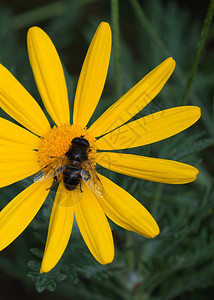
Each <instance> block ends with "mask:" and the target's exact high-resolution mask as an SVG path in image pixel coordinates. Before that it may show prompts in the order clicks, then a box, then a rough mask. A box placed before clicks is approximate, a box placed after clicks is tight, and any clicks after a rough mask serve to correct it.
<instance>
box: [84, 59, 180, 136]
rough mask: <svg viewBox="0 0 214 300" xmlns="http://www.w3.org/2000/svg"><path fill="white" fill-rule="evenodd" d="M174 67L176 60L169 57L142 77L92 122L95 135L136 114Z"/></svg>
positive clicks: (115, 126) (167, 77)
mask: <svg viewBox="0 0 214 300" xmlns="http://www.w3.org/2000/svg"><path fill="white" fill-rule="evenodd" d="M174 68H175V61H174V60H173V59H172V57H169V58H167V59H166V60H165V61H163V62H162V63H161V64H160V65H159V66H157V67H156V68H155V69H154V70H152V71H151V72H150V73H149V74H148V75H146V76H145V77H144V78H143V79H141V80H140V81H139V82H138V83H137V84H136V85H135V86H134V87H133V88H131V89H130V90H129V91H128V92H127V93H126V94H125V95H123V96H122V97H121V98H120V99H119V100H118V101H117V102H116V103H114V104H113V105H112V106H111V107H110V108H109V109H107V110H106V111H105V112H104V113H103V114H102V116H101V117H100V118H99V119H97V120H96V121H95V122H94V124H92V126H91V127H90V131H91V132H92V133H93V135H94V136H96V137H97V136H101V135H103V134H105V133H107V132H109V131H111V130H113V129H115V128H117V127H118V126H120V125H122V124H124V123H126V122H127V121H128V120H130V119H131V118H132V117H133V116H135V115H136V114H137V113H138V112H139V111H140V110H142V109H143V108H144V107H145V106H146V105H147V104H148V103H149V102H150V101H151V100H152V99H153V98H154V97H155V96H156V95H157V94H158V93H159V92H160V90H161V89H162V87H163V86H164V84H165V83H166V81H167V80H168V79H169V77H170V76H171V74H172V72H173V71H174Z"/></svg>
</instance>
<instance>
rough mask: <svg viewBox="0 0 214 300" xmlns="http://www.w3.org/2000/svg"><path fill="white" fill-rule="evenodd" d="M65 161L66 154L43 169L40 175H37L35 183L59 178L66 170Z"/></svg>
mask: <svg viewBox="0 0 214 300" xmlns="http://www.w3.org/2000/svg"><path fill="white" fill-rule="evenodd" d="M65 160H66V156H65V154H64V155H62V156H60V157H57V158H56V159H54V160H53V161H52V162H50V163H49V164H48V165H47V166H45V167H44V168H42V169H41V170H40V171H39V172H38V173H36V174H35V176H34V179H33V181H34V182H39V181H43V180H46V179H49V178H52V177H55V176H58V175H59V174H61V173H62V172H63V171H64V170H65V168H66V164H65Z"/></svg>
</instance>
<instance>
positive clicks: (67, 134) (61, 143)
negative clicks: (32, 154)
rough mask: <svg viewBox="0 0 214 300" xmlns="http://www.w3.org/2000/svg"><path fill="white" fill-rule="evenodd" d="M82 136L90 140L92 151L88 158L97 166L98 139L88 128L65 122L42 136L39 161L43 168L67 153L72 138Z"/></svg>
mask: <svg viewBox="0 0 214 300" xmlns="http://www.w3.org/2000/svg"><path fill="white" fill-rule="evenodd" d="M81 136H82V137H84V139H86V140H87V141H88V142H89V145H90V152H89V153H88V159H89V160H90V161H91V163H92V165H93V166H95V165H96V161H95V158H96V153H97V148H96V145H95V142H96V139H95V138H94V137H93V136H92V135H91V134H90V132H89V131H88V130H87V129H86V128H85V129H83V128H82V127H81V126H78V125H74V124H73V125H70V124H64V125H61V126H59V127H57V126H54V127H53V128H51V130H50V131H49V132H48V133H47V134H46V136H45V137H43V138H41V144H40V146H39V149H38V163H39V164H40V166H41V168H43V167H45V166H47V165H48V164H49V163H50V162H52V161H53V160H54V159H56V158H57V157H60V156H62V155H63V154H65V153H66V152H67V151H68V150H69V147H70V146H71V142H72V140H73V139H74V138H76V137H81Z"/></svg>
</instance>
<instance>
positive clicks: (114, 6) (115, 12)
mask: <svg viewBox="0 0 214 300" xmlns="http://www.w3.org/2000/svg"><path fill="white" fill-rule="evenodd" d="M111 19H112V31H113V51H114V59H115V80H116V97H117V98H119V97H120V96H121V80H120V79H121V69H120V45H119V44H120V41H119V7H118V0H111Z"/></svg>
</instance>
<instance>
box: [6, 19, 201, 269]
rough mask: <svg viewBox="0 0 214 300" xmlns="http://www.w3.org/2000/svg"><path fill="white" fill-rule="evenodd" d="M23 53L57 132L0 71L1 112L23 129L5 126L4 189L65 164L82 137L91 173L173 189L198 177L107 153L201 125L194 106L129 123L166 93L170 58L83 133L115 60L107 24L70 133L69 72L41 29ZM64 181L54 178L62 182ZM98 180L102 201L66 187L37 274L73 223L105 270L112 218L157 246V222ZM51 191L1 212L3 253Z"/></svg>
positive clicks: (29, 192)
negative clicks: (112, 174) (75, 141)
mask: <svg viewBox="0 0 214 300" xmlns="http://www.w3.org/2000/svg"><path fill="white" fill-rule="evenodd" d="M27 45H28V53H29V59H30V64H31V67H32V70H33V74H34V77H35V81H36V84H37V87H38V90H39V92H40V95H41V98H42V101H43V103H44V106H45V108H46V110H47V112H48V114H49V115H50V117H51V118H52V120H53V121H54V123H55V124H56V125H55V126H54V127H53V128H51V127H50V124H49V122H48V120H47V118H46V116H45V114H44V113H43V111H42V110H41V108H40V106H39V105H38V104H37V102H36V101H35V100H34V99H33V98H32V96H31V95H30V94H29V93H28V92H27V91H26V90H25V89H24V87H23V86H22V85H21V84H20V83H19V82H18V81H17V80H16V79H15V77H14V76H13V75H12V74H11V73H10V72H9V71H8V70H7V69H6V68H5V67H3V66H2V65H1V66H0V103H1V108H2V109H3V110H4V111H5V112H6V113H7V114H9V115H10V116H11V117H12V118H13V119H14V120H16V121H17V122H18V123H20V124H21V125H22V126H23V127H25V128H26V129H25V128H23V127H21V126H18V125H16V124H15V123H12V122H10V121H8V120H5V119H3V118H0V127H1V131H0V141H1V147H0V168H1V172H0V179H1V180H0V182H1V187H4V186H7V185H10V184H12V183H14V182H17V181H19V180H22V179H24V178H26V177H29V176H31V175H33V174H35V173H37V172H39V171H40V170H41V169H42V168H43V167H45V166H47V165H49V164H50V163H52V162H53V161H54V160H55V159H56V158H57V157H61V156H63V155H65V153H67V151H68V149H69V148H70V147H71V142H72V141H73V139H74V138H76V137H84V139H86V140H87V141H88V143H89V144H90V152H89V153H88V158H89V160H90V162H91V165H92V166H93V167H94V166H95V165H96V164H99V165H101V166H103V167H104V168H108V169H110V170H113V171H115V172H118V173H122V174H125V175H129V176H133V177H138V178H142V179H146V180H152V181H156V182H163V183H170V184H181V183H187V182H191V181H193V180H195V178H196V176H197V173H198V170H197V169H195V168H194V167H192V166H190V165H187V164H183V163H179V162H175V161H170V160H165V159H158V158H149V157H143V156H138V155H132V154H122V153H117V152H111V151H107V152H106V150H119V149H127V148H132V147H137V146H142V145H147V144H151V143H154V142H157V141H160V140H163V139H165V138H168V137H170V136H172V135H175V134H177V133H178V132H180V131H182V130H184V129H186V128H187V127H189V126H191V125H192V124H193V123H195V122H196V121H197V120H198V119H199V117H200V109H199V108H198V107H195V106H183V107H176V108H171V109H166V110H163V111H160V112H156V113H153V114H151V115H149V116H145V117H142V118H139V119H137V120H135V121H132V122H129V123H127V121H129V120H130V119H131V118H132V117H133V116H135V115H136V114H137V113H138V112H139V111H140V110H141V109H142V108H143V107H145V106H146V105H147V104H148V103H149V102H150V101H151V100H152V99H153V98H154V97H155V96H156V95H157V94H158V93H159V91H160V90H161V89H162V87H163V85H164V84H165V82H166V81H167V80H168V78H169V77H170V75H171V74H172V72H173V70H174V68H175V62H174V60H173V59H172V58H168V59H166V60H165V61H164V62H162V63H161V64H160V65H159V66H158V67H156V68H155V69H154V70H153V71H151V72H150V73H149V74H148V75H147V76H145V77H144V78H143V79H142V80H141V81H140V82H138V83H137V84H136V85H135V86H134V87H133V88H132V89H130V90H129V91H128V92H127V93H126V94H125V95H123V96H122V97H121V98H120V99H119V100H118V101H117V102H116V103H115V104H114V105H112V106H111V107H110V108H109V109H108V110H107V111H105V112H104V113H103V115H102V116H101V117H99V118H98V119H97V120H96V121H95V122H94V123H93V125H92V126H90V127H89V128H87V127H86V126H87V124H88V122H89V120H90V118H91V116H92V114H93V112H94V110H95V108H96V106H97V103H98V101H99V99H100V96H101V93H102V90H103V87H104V83H105V80H106V75H107V70H108V65H109V59H110V52H111V29H110V26H109V24H108V23H105V22H102V23H101V24H100V25H99V27H98V29H97V31H96V33H95V35H94V37H93V40H92V42H91V44H90V47H89V49H88V52H87V55H86V58H85V61H84V64H83V67H82V70H81V74H80V77H79V81H78V85H77V89H76V95H75V101H74V109H73V122H72V125H71V124H70V110H69V102H68V95H67V88H66V83H65V78H64V73H63V68H62V65H61V62H60V59H59V56H58V54H57V51H56V49H55V47H54V45H53V44H52V42H51V40H50V38H49V37H48V36H47V35H46V33H45V32H44V31H42V30H41V29H40V28H38V27H32V28H30V29H29V31H28V36H27ZM124 123H126V124H125V125H124ZM98 150H99V151H98ZM43 170H45V169H43ZM54 171H56V170H54ZM45 172H46V171H44V173H45ZM55 175H56V173H55ZM57 175H58V174H57ZM60 176H61V174H59V176H58V179H62V177H60ZM99 177H100V180H101V182H102V185H103V187H104V194H103V195H100V196H98V195H97V194H96V193H94V192H93V188H92V189H91V188H90V187H88V185H86V184H85V182H84V181H83V180H80V185H78V186H77V187H76V189H74V190H73V191H69V190H68V189H66V188H65V186H64V185H63V183H62V180H61V182H60V184H59V186H58V190H57V193H56V197H55V200H54V203H53V208H52V212H51V217H50V222H49V229H48V236H47V241H46V246H45V251H44V257H43V261H42V265H41V272H48V271H49V270H51V269H52V268H53V267H54V266H55V265H56V264H57V262H58V261H59V259H60V258H61V256H62V254H63V252H64V251H65V248H66V246H67V244H68V241H69V238H70V235H71V230H72V224H73V218H74V215H75V218H76V221H77V224H78V227H79V230H80V232H81V234H82V236H83V238H84V240H85V243H86V245H87V246H88V248H89V250H90V251H91V253H92V255H93V256H94V257H95V259H96V260H97V261H98V262H100V263H101V264H107V263H110V262H111V261H112V260H113V257H114V245H113V238H112V232H111V229H110V226H109V223H108V221H107V218H106V216H108V218H110V219H111V220H112V221H113V222H115V223H116V224H118V225H119V226H121V227H123V228H125V229H127V230H131V231H134V232H137V233H139V234H140V235H142V236H145V237H149V238H152V237H154V236H156V235H157V234H158V233H159V228H158V225H157V224H156V222H155V220H154V219H153V217H152V216H151V215H150V213H149V212H148V211H147V210H146V209H145V208H144V207H143V206H142V205H141V204H140V203H139V202H138V201H137V200H136V199H135V198H133V197H132V196H131V195H130V194H129V193H128V192H127V191H125V190H124V189H122V188H121V187H119V186H118V185H116V184H115V183H113V182H112V181H110V180H109V179H107V178H106V177H104V176H101V175H99ZM86 183H87V182H86ZM52 184H53V178H48V179H46V180H42V181H38V182H34V183H32V184H31V185H30V186H29V187H27V188H26V189H25V190H23V191H22V192H21V193H20V194H18V195H17V196H16V197H15V198H14V199H13V200H12V201H10V203H9V204H8V205H7V206H6V207H5V208H4V209H3V210H2V211H1V212H0V249H4V248H5V247H7V246H8V245H9V244H10V243H11V242H12V241H13V240H14V239H16V238H17V237H18V236H19V235H20V234H21V233H22V231H23V230H24V229H25V228H26V227H27V226H28V224H29V223H30V222H31V220H32V219H33V218H34V216H35V215H36V213H37V212H38V210H39V209H40V207H41V206H42V204H43V203H44V201H45V199H46V197H47V195H48V193H49V191H50V187H51V186H52ZM80 196H81V197H80ZM79 197H80V198H79Z"/></svg>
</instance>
